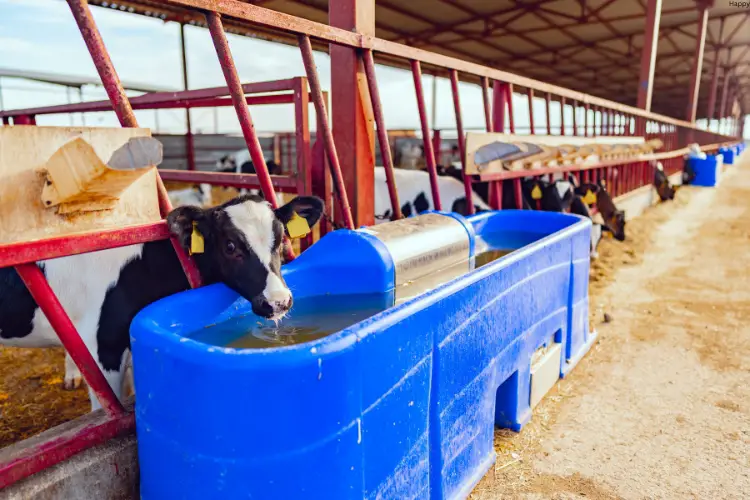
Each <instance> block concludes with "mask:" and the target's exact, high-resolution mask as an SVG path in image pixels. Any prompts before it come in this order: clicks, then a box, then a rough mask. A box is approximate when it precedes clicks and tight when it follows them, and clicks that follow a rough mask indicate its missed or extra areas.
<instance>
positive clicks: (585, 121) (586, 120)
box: [583, 103, 589, 137]
mask: <svg viewBox="0 0 750 500" xmlns="http://www.w3.org/2000/svg"><path fill="white" fill-rule="evenodd" d="M583 136H584V137H589V103H586V104H585V105H584V106H583Z"/></svg>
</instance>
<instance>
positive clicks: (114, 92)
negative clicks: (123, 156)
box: [68, 0, 138, 127]
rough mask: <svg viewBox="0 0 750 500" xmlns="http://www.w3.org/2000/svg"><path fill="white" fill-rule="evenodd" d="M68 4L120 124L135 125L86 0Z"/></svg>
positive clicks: (77, 0) (125, 96)
mask: <svg viewBox="0 0 750 500" xmlns="http://www.w3.org/2000/svg"><path fill="white" fill-rule="evenodd" d="M68 5H69V6H70V11H71V12H72V13H73V17H74V18H75V20H76V23H77V24H78V29H79V30H80V31H81V35H83V41H84V42H85V43H86V47H88V49H89V53H90V54H91V58H92V59H93V60H94V65H95V66H96V69H97V70H98V71H99V76H100V77H101V79H102V84H103V85H104V90H106V92H107V96H108V97H109V100H110V102H112V107H113V108H114V110H115V114H116V115H117V118H118V120H120V125H121V126H123V127H137V126H138V121H137V120H136V119H135V114H134V113H133V109H132V108H131V107H130V103H129V102H128V96H127V95H125V90H124V89H123V88H122V85H121V84H120V78H119V77H118V76H117V72H116V71H115V68H114V66H113V65H112V60H111V59H110V58H109V53H108V52H107V48H106V47H105V46H104V41H103V40H102V36H101V34H100V33H99V29H98V28H97V27H96V23H95V22H94V18H93V16H92V15H91V10H89V6H88V1H87V0H68Z"/></svg>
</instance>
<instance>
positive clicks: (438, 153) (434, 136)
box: [432, 130, 443, 165]
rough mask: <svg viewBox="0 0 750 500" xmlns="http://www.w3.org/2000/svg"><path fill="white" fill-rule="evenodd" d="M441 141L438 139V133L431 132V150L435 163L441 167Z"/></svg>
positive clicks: (437, 131) (436, 131) (435, 131)
mask: <svg viewBox="0 0 750 500" xmlns="http://www.w3.org/2000/svg"><path fill="white" fill-rule="evenodd" d="M441 148H442V141H441V139H440V131H439V130H433V131H432V150H433V151H434V152H435V161H436V162H437V163H438V164H440V165H442V161H443V157H442V155H441Z"/></svg>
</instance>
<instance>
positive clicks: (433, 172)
mask: <svg viewBox="0 0 750 500" xmlns="http://www.w3.org/2000/svg"><path fill="white" fill-rule="evenodd" d="M411 74H412V76H413V77H414V90H415V92H416V94H417V109H418V111H419V123H420V125H421V127H422V144H423V145H424V158H425V163H426V164H427V172H428V173H429V174H430V188H431V189H432V205H433V207H435V210H442V209H443V208H442V204H441V203H440V189H439V188H438V176H437V163H436V161H435V151H434V150H433V149H432V141H431V140H430V126H429V124H428V123H427V107H426V106H425V102H424V90H423V89H422V67H421V65H420V64H419V61H414V60H412V61H411ZM482 82H483V83H484V84H485V85H486V79H483V80H482ZM482 93H483V94H484V101H485V116H486V117H487V120H488V122H487V123H488V126H490V122H489V116H487V112H488V109H487V107H488V106H487V90H486V88H485V87H483V88H482Z"/></svg>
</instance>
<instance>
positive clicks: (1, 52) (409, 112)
mask: <svg viewBox="0 0 750 500" xmlns="http://www.w3.org/2000/svg"><path fill="white" fill-rule="evenodd" d="M91 11H92V13H93V15H94V19H95V21H96V23H97V26H98V27H99V30H100V32H101V34H102V38H103V39H104V43H105V45H106V46H107V49H108V51H109V54H110V56H111V58H112V61H113V63H114V65H115V68H116V69H117V72H118V74H119V76H120V78H121V79H122V80H123V81H133V82H139V83H147V84H154V85H159V86H165V87H170V88H174V89H175V90H180V89H182V71H181V59H180V39H179V25H178V24H177V23H165V22H163V21H160V20H157V19H152V18H147V17H144V16H139V15H135V14H129V13H124V12H119V11H114V10H110V9H104V8H98V7H92V8H91ZM185 32H186V44H187V49H188V50H187V53H188V81H189V85H190V88H202V87H213V86H220V85H225V81H224V78H223V75H222V72H221V68H220V66H219V63H218V59H217V57H216V52H215V50H214V48H213V44H212V43H211V38H210V36H209V33H208V30H206V29H204V28H198V27H194V26H186V29H185ZM227 38H228V40H229V45H230V48H231V50H232V53H233V55H234V59H235V64H236V66H237V70H238V72H239V75H240V79H241V80H242V81H243V82H259V81H268V80H278V79H283V78H290V77H295V76H303V75H304V74H305V71H304V67H303V65H302V60H301V57H300V54H299V50H298V49H297V48H296V47H292V46H287V45H282V44H277V43H271V42H266V41H263V40H257V39H252V38H249V37H240V36H235V35H231V34H228V35H227ZM315 61H316V64H317V67H318V72H319V75H320V79H321V85H322V86H323V89H324V90H328V89H329V88H330V60H329V58H328V56H327V55H326V54H324V53H317V52H316V53H315ZM0 68H12V69H20V70H29V71H43V72H50V73H61V74H65V75H80V76H86V77H96V75H97V73H96V69H95V68H94V65H93V62H92V61H91V58H90V56H89V53H88V51H87V50H86V46H85V44H84V42H83V39H82V37H81V34H80V32H79V31H78V28H77V26H76V24H75V22H74V21H73V18H72V16H71V14H70V11H69V9H68V6H67V4H66V3H65V2H64V0H0ZM376 74H377V78H378V86H379V90H380V95H381V100H382V103H383V110H384V115H385V119H386V125H387V127H388V128H391V129H392V128H400V129H418V128H419V117H418V114H417V104H416V97H415V94H414V84H413V80H412V76H411V73H410V72H408V71H404V70H399V69H394V68H389V67H383V66H378V67H377V68H376ZM422 83H423V88H424V92H425V102H426V103H427V108H428V110H427V111H428V115H430V116H432V109H431V108H432V89H433V81H432V77H431V76H429V75H424V76H423V82H422ZM0 87H1V88H2V91H1V92H2V103H1V104H2V107H3V108H4V109H14V108H25V107H34V106H43V105H53V104H64V103H66V102H68V99H71V100H72V101H73V102H77V101H78V100H79V96H78V93H77V91H72V94H70V95H68V93H67V91H66V90H65V89H64V88H63V87H59V86H55V85H48V84H41V83H34V82H28V81H25V80H18V79H10V78H3V79H2V80H1V81H0ZM132 95H137V93H132ZM105 98H106V94H105V93H104V90H103V89H101V88H100V87H91V86H87V87H85V88H84V100H85V101H90V100H98V99H105ZM460 99H461V105H462V118H463V122H464V127H465V128H467V129H483V128H484V113H483V107H482V96H481V90H480V88H479V86H478V85H472V84H468V83H461V84H460ZM513 99H514V110H515V117H514V118H515V124H516V130H517V132H519V133H523V132H524V131H525V130H524V129H526V130H527V129H528V124H529V112H528V101H527V98H526V96H521V95H519V94H515V95H514V97H513ZM437 102H438V104H437V110H436V125H437V126H436V127H435V128H442V129H454V128H455V115H454V110H453V103H452V100H451V94H450V82H449V81H448V80H446V79H443V78H439V79H438V80H437ZM551 106H552V109H551V113H552V116H553V119H552V126H553V127H556V128H557V129H559V126H560V120H559V113H560V111H559V109H560V108H559V104H558V103H555V102H553V103H552V105H551ZM251 114H252V116H253V120H254V122H255V126H256V128H257V129H258V130H259V131H262V132H281V131H291V130H293V111H292V106H291V105H273V106H253V107H251ZM136 116H137V118H138V121H139V123H140V124H141V126H144V127H150V128H152V129H156V130H157V131H158V132H161V133H178V134H179V133H184V132H185V130H186V129H185V124H184V111H182V110H161V111H158V112H155V111H151V110H143V111H136ZM191 118H192V122H193V131H194V132H195V133H201V132H204V133H213V132H218V133H227V134H239V132H240V129H239V124H238V121H237V117H236V115H235V114H234V111H233V109H232V108H223V109H220V110H218V112H216V111H214V110H213V109H200V110H193V111H191ZM534 121H535V125H536V126H537V127H545V113H544V102H543V101H542V100H541V99H538V98H535V100H534ZM565 121H566V129H567V131H566V133H572V109H570V108H569V107H566V120H565ZM578 121H579V123H582V122H583V110H581V111H580V112H579V118H578ZM591 121H592V120H591V118H590V119H589V122H590V123H591ZM38 123H39V124H40V125H70V124H74V125H80V124H82V122H81V116H65V115H56V116H46V117H40V118H39V119H38ZM314 123H315V121H314V119H313V118H312V116H311V125H312V128H313V129H314ZM86 124H87V125H97V126H117V125H118V123H117V120H116V119H115V117H114V114H113V113H88V114H87V115H86ZM334 126H335V125H334ZM746 130H747V134H750V125H749V126H748V127H746Z"/></svg>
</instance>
